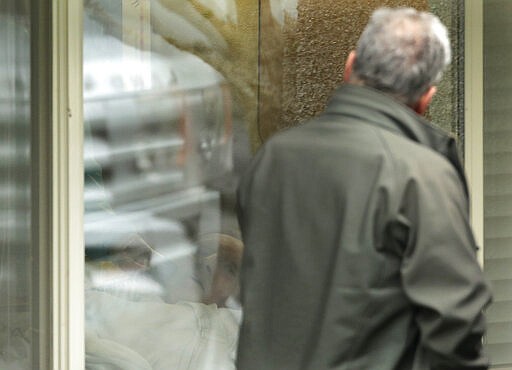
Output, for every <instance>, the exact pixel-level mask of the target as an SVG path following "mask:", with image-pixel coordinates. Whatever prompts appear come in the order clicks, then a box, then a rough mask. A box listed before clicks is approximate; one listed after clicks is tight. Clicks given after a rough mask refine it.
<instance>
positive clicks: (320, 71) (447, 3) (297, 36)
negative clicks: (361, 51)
mask: <svg viewBox="0 0 512 370" xmlns="http://www.w3.org/2000/svg"><path fill="white" fill-rule="evenodd" d="M458 3H459V1H451V0H431V1H428V0H409V1H403V0H388V1H382V0H380V1H377V0H367V1H360V0H345V1H339V2H332V1H327V0H299V1H298V12H297V18H296V19H289V18H288V19H285V22H284V25H283V26H281V27H278V26H277V25H276V23H275V22H273V21H272V19H271V16H270V11H269V9H266V7H268V5H265V4H266V3H264V2H262V9H261V30H260V32H261V34H260V55H261V58H260V94H259V116H258V132H259V140H260V141H264V140H265V139H266V138H268V137H269V136H270V135H272V134H273V133H274V132H276V131H278V130H281V129H283V128H285V127H289V126H293V125H296V124H298V123H300V122H303V121H304V120H306V119H308V118H310V117H312V116H314V115H316V114H317V113H319V112H321V111H322V110H323V109H324V107H325V104H326V102H327V100H328V98H329V96H330V95H331V93H332V90H333V89H334V88H335V87H336V86H338V85H339V84H340V83H341V81H342V76H343V69H344V61H345V59H346V57H347V55H348V53H349V52H350V50H352V49H353V48H354V46H355V44H356V41H357V39H358V37H359V35H360V33H361V31H362V30H363V28H364V26H365V25H366V23H367V21H368V18H369V16H370V14H371V13H372V11H373V10H374V9H376V8H377V7H379V6H390V7H396V6H411V7H414V8H417V9H420V10H432V11H433V12H434V13H436V14H438V15H439V16H440V17H441V18H442V20H443V21H444V22H445V23H446V24H447V26H448V27H449V28H450V30H451V33H452V35H456V36H458V31H457V30H458V26H459V23H458V22H459V21H460V19H459V18H457V16H456V14H455V13H456V12H457V9H458V7H457V6H456V5H457V4H458ZM454 42H455V44H457V43H458V38H457V39H455V40H454ZM454 54H457V53H454ZM454 60H455V61H456V62H459V59H458V57H456V58H454ZM458 78H459V69H458V67H457V66H455V68H451V69H450V71H449V72H448V73H446V75H445V78H444V79H443V81H442V84H441V86H440V89H439V90H440V93H439V95H438V96H437V98H436V100H435V103H434V105H433V106H432V109H431V111H430V112H429V118H432V119H433V120H434V121H436V122H437V123H438V124H439V125H440V126H442V127H444V128H446V129H448V130H450V131H453V132H455V131H457V130H458V127H459V125H458V121H457V117H458V115H457V113H456V112H457V107H456V106H455V105H456V103H457V102H459V100H457V94H458V92H459V87H458V82H457V81H458ZM455 87H457V88H455Z"/></svg>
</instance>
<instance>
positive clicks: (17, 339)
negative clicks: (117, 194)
mask: <svg viewBox="0 0 512 370" xmlns="http://www.w3.org/2000/svg"><path fill="white" fill-rule="evenodd" d="M24 4H25V2H23V3H21V2H18V1H3V2H2V4H1V5H0V45H1V50H2V52H1V53H0V87H1V88H0V297H2V299H1V303H0V368H1V369H27V370H28V369H33V368H34V367H33V366H32V362H31V361H32V355H33V347H32V346H33V342H32V334H33V331H32V330H33V324H32V312H33V310H34V309H35V308H34V305H33V303H34V302H33V301H32V297H33V295H32V278H33V265H32V263H33V257H34V249H33V248H34V246H33V244H32V242H31V238H30V234H31V227H30V225H31V197H30V190H31V186H30V171H31V165H30V135H31V133H30V38H29V34H30V19H29V18H28V9H27V8H25V7H24V6H23V5H24Z"/></svg>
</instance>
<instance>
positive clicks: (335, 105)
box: [325, 84, 468, 196]
mask: <svg viewBox="0 0 512 370" xmlns="http://www.w3.org/2000/svg"><path fill="white" fill-rule="evenodd" d="M325 113H326V114H328V115H332V114H335V115H343V116H347V117H351V118H354V119H360V120H361V121H364V122H367V123H369V124H373V125H377V126H379V127H382V128H385V129H388V130H390V131H393V132H395V133H397V134H399V135H403V136H405V137H407V138H409V139H410V140H413V141H415V142H417V143H420V144H422V145H425V146H427V147H429V148H431V149H432V150H434V151H436V152H438V153H439V154H441V155H442V156H444V157H445V158H446V159H447V160H448V161H449V162H450V163H451V164H452V165H453V167H454V168H455V170H456V171H457V173H458V175H459V177H460V179H461V181H462V184H463V187H464V191H465V193H466V196H467V195H468V188H467V183H466V178H465V175H464V169H463V166H462V163H461V162H460V158H459V154H458V152H457V146H456V142H455V139H454V138H453V136H451V135H448V134H447V133H446V132H444V131H443V130H441V129H440V128H438V127H436V126H434V125H433V124H431V123H430V122H428V121H427V120H425V119H424V118H423V117H422V116H420V115H418V114H417V113H416V112H414V111H413V110H412V109H410V108H409V107H407V106H406V105H404V104H402V103H400V102H398V101H397V100H395V99H393V98H392V97H390V96H388V95H386V94H383V93H381V92H380V91H377V90H375V89H372V88H369V87H364V86H356V85H350V84H345V85H342V86H341V87H339V88H338V89H337V90H336V91H335V93H334V95H333V97H332V98H331V100H330V102H329V103H328V105H327V109H326V112H325Z"/></svg>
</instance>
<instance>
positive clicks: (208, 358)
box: [83, 0, 258, 370]
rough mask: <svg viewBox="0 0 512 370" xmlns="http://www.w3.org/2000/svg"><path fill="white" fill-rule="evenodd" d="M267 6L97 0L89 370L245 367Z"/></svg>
mask: <svg viewBox="0 0 512 370" xmlns="http://www.w3.org/2000/svg"><path fill="white" fill-rule="evenodd" d="M257 9H258V4H257V2H250V4H249V5H245V6H235V3H234V2H233V3H231V2H229V1H226V2H215V4H212V3H210V2H188V1H176V2H158V1H151V2H150V1H144V0H139V1H112V0H105V1H86V2H85V19H84V22H85V23H84V53H83V54H84V59H83V71H84V75H83V79H84V80H83V82H84V129H85V132H84V134H85V135H84V136H85V138H84V166H85V174H84V175H85V189H84V192H85V193H84V199H85V215H84V218H85V224H84V229H85V255H86V261H85V262H86V287H85V288H86V307H85V309H86V328H85V329H86V363H87V368H88V369H105V368H109V369H110V368H116V369H117V368H120V369H121V368H122V369H123V370H126V369H137V370H140V369H218V370H221V369H231V368H233V366H234V355H235V349H236V337H237V333H238V322H239V320H240V314H241V310H240V307H239V304H238V301H237V294H238V286H237V276H238V267H239V259H240V253H241V243H240V241H239V232H238V226H237V224H236V221H235V216H234V191H235V186H236V173H237V171H238V170H239V169H240V168H242V167H243V163H240V161H243V159H244V158H247V157H249V151H250V148H249V144H248V143H249V141H248V134H247V129H246V124H245V120H246V119H252V120H255V113H256V109H255V107H256V92H257V89H256V85H257V44H256V42H257V24H258V20H257V17H256V14H257ZM234 152H236V153H237V155H236V157H235V156H234V154H233V153H234ZM108 366H110V367H108Z"/></svg>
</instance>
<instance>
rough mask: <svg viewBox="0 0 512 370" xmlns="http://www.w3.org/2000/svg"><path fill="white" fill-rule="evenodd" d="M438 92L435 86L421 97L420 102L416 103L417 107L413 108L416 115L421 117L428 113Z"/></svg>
mask: <svg viewBox="0 0 512 370" xmlns="http://www.w3.org/2000/svg"><path fill="white" fill-rule="evenodd" d="M436 92H437V88H436V87H435V86H430V87H429V88H428V90H427V91H426V92H425V93H424V94H423V95H422V96H421V98H420V100H418V102H417V103H416V105H415V106H414V107H413V109H414V110H415V111H416V113H418V114H420V115H424V114H425V112H426V111H427V108H428V106H429V105H430V102H431V101H432V98H433V97H434V95H435V93H436Z"/></svg>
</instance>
